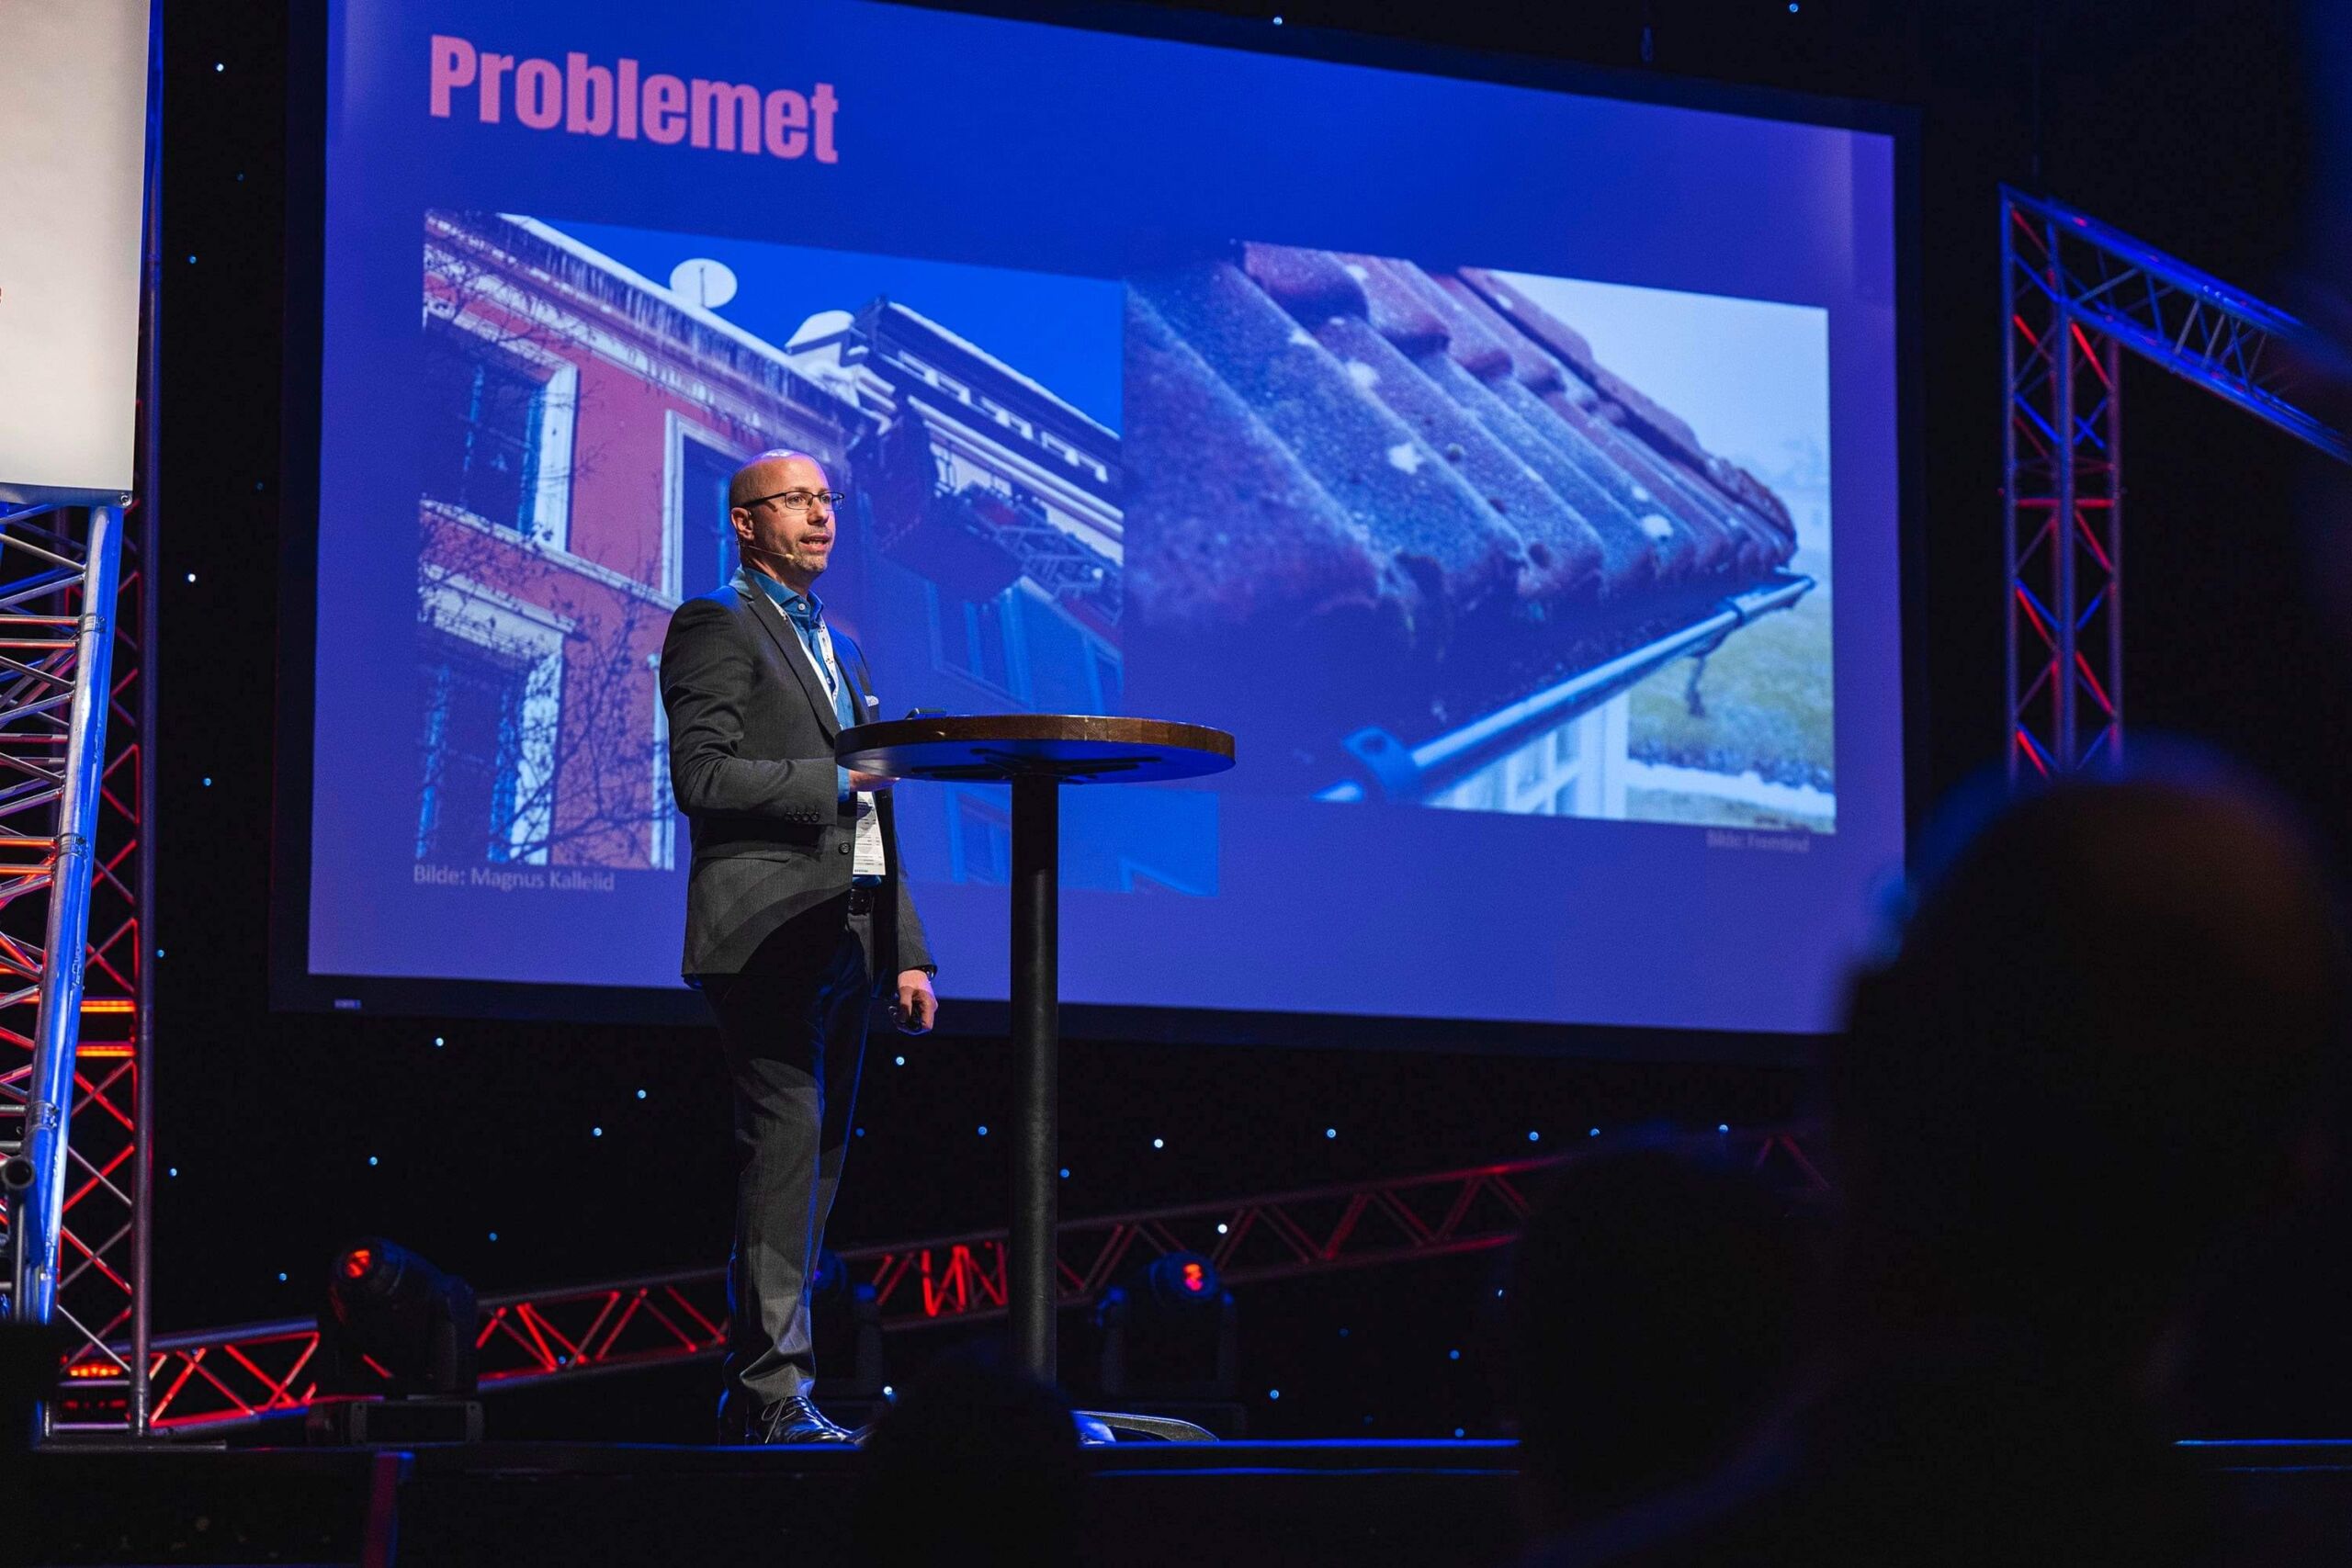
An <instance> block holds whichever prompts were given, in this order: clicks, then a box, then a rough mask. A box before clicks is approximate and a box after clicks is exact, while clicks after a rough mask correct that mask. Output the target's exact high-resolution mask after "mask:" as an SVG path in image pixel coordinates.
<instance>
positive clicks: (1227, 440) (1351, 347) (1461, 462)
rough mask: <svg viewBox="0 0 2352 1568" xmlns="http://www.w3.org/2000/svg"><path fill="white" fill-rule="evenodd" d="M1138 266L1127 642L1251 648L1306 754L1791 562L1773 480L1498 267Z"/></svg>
mask: <svg viewBox="0 0 2352 1568" xmlns="http://www.w3.org/2000/svg"><path fill="white" fill-rule="evenodd" d="M1128 283H1129V293H1128V302H1127V312H1128V315H1127V350H1126V368H1125V405H1126V427H1127V428H1126V450H1125V457H1126V471H1127V474H1128V476H1129V483H1128V494H1127V497H1126V506H1127V513H1126V515H1127V525H1128V529H1129V536H1128V569H1129V575H1128V582H1127V599H1128V610H1129V615H1130V617H1131V625H1132V626H1134V627H1135V628H1136V629H1135V630H1134V631H1133V633H1132V634H1131V635H1133V636H1134V637H1138V638H1144V639H1148V640H1149V642H1150V643H1151V645H1152V647H1153V649H1154V650H1155V654H1154V657H1153V658H1152V659H1151V660H1150V661H1151V662H1152V663H1153V664H1155V665H1158V666H1159V667H1160V668H1163V669H1184V668H1187V667H1188V666H1187V661H1185V660H1183V659H1182V658H1181V657H1177V656H1178V655H1180V654H1181V651H1182V649H1186V648H1191V649H1196V650H1198V651H1199V652H1200V653H1204V654H1205V653H1210V652H1212V651H1215V652H1227V651H1230V650H1235V649H1248V650H1249V651H1250V659H1249V665H1250V669H1251V670H1252V671H1274V672H1277V673H1273V674H1270V675H1268V676H1266V677H1265V679H1264V681H1263V684H1264V688H1265V689H1264V690H1263V691H1261V692H1253V694H1251V697H1250V702H1249V704H1248V705H1249V706H1250V709H1251V712H1252V714H1253V716H1255V717H1256V718H1257V719H1258V720H1259V721H1260V722H1261V723H1280V724H1281V725H1283V728H1284V732H1285V733H1288V734H1295V735H1296V736H1297V737H1298V738H1299V739H1298V746H1297V748H1296V750H1298V752H1299V753H1300V758H1301V761H1302V765H1305V766H1308V767H1310V768H1312V767H1320V766H1322V765H1324V764H1323V760H1322V759H1323V758H1324V757H1325V755H1326V753H1327V752H1328V749H1329V744H1330V743H1331V742H1332V741H1333V740H1334V739H1336V737H1337V735H1338V734H1339V733H1340V732H1342V731H1345V730H1349V729H1352V728H1357V727H1359V726H1363V725H1379V726H1381V727H1384V728H1388V729H1391V730H1393V731H1394V732H1395V733H1397V735H1398V736H1400V737H1402V738H1404V739H1405V740H1406V741H1407V742H1408V743H1411V742H1413V741H1416V740H1418V739H1421V738H1423V737H1426V736H1429V735H1430V734H1432V733H1434V732H1438V731H1442V730H1444V729H1446V728H1449V727H1451V726H1453V725H1458V724H1461V723H1463V722H1465V721H1467V720H1469V719H1471V718H1473V717H1475V716H1477V715H1478V714H1481V713H1484V712H1487V711H1488V710H1490V709H1493V708H1495V707H1496V706H1497V705H1501V704H1505V703H1509V702H1511V701H1513V700H1516V699H1517V698H1519V697H1521V696H1522V695H1524V694H1527V693H1529V692H1532V691H1534V690H1536V689H1538V688H1541V687H1544V686H1545V685H1546V684H1548V683H1550V682H1556V681H1559V680H1561V679H1562V678H1564V677H1566V676H1568V675H1570V674H1573V673H1574V672H1576V671H1579V670H1583V669H1587V668H1589V667H1591V666H1594V665H1598V664H1600V663H1601V662H1603V661H1605V660H1611V659H1614V658H1617V657H1619V656H1620V655H1623V654H1624V653H1626V652H1627V651H1628V650H1632V649H1638V648H1641V647H1643V646H1645V645H1646V644H1650V643H1653V642H1655V641H1656V640H1657V638H1659V637H1664V636H1666V635H1668V634H1669V633H1671V632H1673V631H1674V630H1675V629H1677V628H1678V627H1680V626H1689V625H1691V624H1692V623H1694V622H1696V621H1698V620H1701V619H1703V618H1704V617H1706V616H1708V615H1713V614H1714V613H1716V612H1717V610H1718V609H1719V607H1720V606H1721V605H1722V604H1724V602H1725V600H1726V599H1727V597H1728V596H1731V595H1734V594H1737V593H1740V592H1744V591H1746V590H1748V589H1751V588H1754V587H1756V586H1757V585H1758V584H1764V583H1768V582H1771V581H1775V580H1777V579H1784V578H1785V576H1786V574H1787V569H1788V568H1789V565H1790V562H1791V559H1792V557H1793V556H1794V554H1795V552H1796V530H1795V527H1794V525H1793V524H1792V520H1791V516H1790V512H1789V508H1788V507H1787V506H1786V505H1784V504H1783V503H1782V502H1781V498H1780V497H1778V496H1777V495H1775V494H1774V493H1773V491H1771V490H1770V488H1768V487H1767V486H1766V485H1765V484H1763V483H1762V482H1760V481H1759V480H1758V479H1756V478H1755V477H1754V476H1752V475H1751V474H1750V473H1748V472H1747V471H1746V470H1745V469H1743V468H1740V467H1738V466H1737V465H1736V464H1734V463H1731V462H1729V461H1727V460H1725V459H1724V458H1723V457H1720V456H1717V455H1715V454H1712V453H1710V452H1708V451H1707V450H1705V449H1704V448H1703V447H1702V446H1701V445H1700V442H1699V438H1698V437H1697V435H1696V434H1694V433H1693V432H1692V430H1691V426H1690V425H1689V424H1688V423H1685V422H1684V421H1683V420H1682V419H1681V418H1679V417H1678V416H1677V415H1676V414H1675V412H1673V411H1672V410H1670V409H1668V408H1665V407H1662V406H1661V405H1660V404H1659V403H1657V401H1655V400H1653V399H1651V398H1650V397H1648V396H1646V395H1645V394H1644V392H1643V391H1642V389H1639V388H1637V387H1634V386H1633V385H1630V384H1628V383H1627V382H1626V381H1625V380H1623V378H1620V377H1619V376H1617V375H1615V374H1612V373H1611V370H1610V368H1609V367H1607V366H1606V365H1603V364H1601V363H1600V362H1599V361H1598V360H1597V359H1596V358H1595V357H1594V355H1593V353H1592V350H1591V349H1590V347H1589V344H1588V343H1587V341H1586V339H1585V338H1584V337H1582V336H1581V335H1579V334H1578V333H1577V331H1576V330H1575V329H1574V327H1573V326H1572V325H1570V324H1569V323H1568V322H1566V321H1561V320H1558V319H1556V318H1555V316H1554V315H1553V314H1551V313H1549V312H1547V311H1546V310H1544V308H1542V307H1541V306H1540V305H1538V304H1537V303H1536V302H1535V301H1534V300H1533V299H1531V298H1530V297H1529V296H1528V295H1527V294H1526V293H1525V292H1523V291H1522V290H1521V289H1520V288H1517V287H1516V286H1515V285H1514V284H1512V283H1511V282H1510V281H1509V280H1508V279H1506V278H1505V277H1503V276H1500V275H1498V274H1497V273H1494V272H1490V271H1487V270H1484V269H1481V268H1476V267H1464V268H1460V269H1458V270H1452V271H1432V270H1430V269H1426V268H1424V267H1422V266H1419V265H1415V264H1414V263H1411V262H1408V261H1399V260H1394V259H1388V258H1383V257H1376V256H1367V255H1354V254H1345V253H1340V252H1333V251H1324V250H1306V249H1295V248H1287V247H1281V246H1273V245H1264V244H1254V243H1252V244H1243V245H1239V246H1237V247H1235V248H1234V249H1233V250H1232V251H1231V252H1230V253H1229V254H1225V255H1220V256H1216V257H1214V258H1209V259H1204V260H1202V261H1200V262H1197V263H1194V264H1192V265H1185V266H1182V267H1180V268H1177V269H1173V270H1170V271H1166V272H1160V273H1155V274H1151V275H1148V276H1136V277H1131V278H1130V279H1129V280H1128ZM1143 662H1144V661H1143V660H1141V659H1138V660H1137V663H1138V666H1140V665H1141V664H1142V663H1143ZM1211 662H1212V663H1214V660H1212V661H1211ZM1201 667H1202V660H1200V659H1198V658H1195V659H1193V660H1191V661H1190V664H1189V668H1190V669H1192V670H1193V671H1201ZM1227 668H1228V669H1229V666H1228V667H1227ZM1368 673H1374V674H1376V679H1373V680H1367V678H1366V677H1367V674H1368ZM1210 678H1211V677H1210V676H1208V675H1207V674H1206V673H1202V674H1201V679H1203V680H1204V681H1205V680H1208V679H1210ZM1169 695H1170V697H1171V698H1175V699H1179V700H1181V695H1182V694H1181V692H1179V691H1178V690H1177V689H1176V688H1175V687H1174V686H1173V685H1171V686H1170V688H1169ZM1367 701H1370V702H1372V703H1373V704H1374V705H1375V706H1376V709H1377V711H1367V709H1366V703H1367ZM1309 756H1312V757H1314V758H1315V759H1317V760H1316V761H1306V758H1308V757H1309Z"/></svg>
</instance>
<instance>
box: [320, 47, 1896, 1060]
mask: <svg viewBox="0 0 2352 1568" xmlns="http://www.w3.org/2000/svg"><path fill="white" fill-rule="evenodd" d="M327 61H328V71H329V81H328V84H327V93H326V105H325V126H326V164H325V210H324V214H323V222H324V236H323V238H324V244H323V256H324V276H323V278H322V314H321V333H322V344H321V348H322V363H321V366H320V440H319V476H318V477H319V493H320V497H321V501H320V514H319V519H318V553H317V570H316V579H315V581H316V593H317V603H316V612H317V627H318V633H317V639H316V646H315V649H312V650H310V651H311V655H312V660H311V673H312V675H313V678H314V686H313V689H312V694H311V695H312V702H313V712H312V719H313V723H314V731H313V746H312V750H311V758H310V763H311V776H310V789H309V795H308V802H307V804H308V807H309V837H308V850H309V886H308V890H307V891H308V906H307V911H306V923H305V930H304V935H305V937H306V939H307V940H306V942H305V943H304V944H302V945H303V946H304V948H305V949H306V951H305V953H304V957H303V962H304V963H305V964H306V965H307V973H306V976H305V979H306V980H308V979H311V978H313V977H316V978H317V979H318V982H319V985H320V986H323V987H325V988H326V989H328V990H332V991H333V993H334V996H335V997H336V998H343V997H345V996H348V997H351V998H364V997H365V995H366V994H367V993H366V987H367V985H368V983H369V982H370V981H382V980H390V979H398V980H401V981H406V982H412V983H413V982H419V981H424V982H435V981H442V982H483V981H490V982H503V983H507V984H519V985H527V986H546V987H676V986H678V985H679V976H678V972H677V971H678V963H679V954H680V950H681V942H682V931H683V911H684V884H685V874H686V870H687V863H688V859H689V856H690V853H691V851H690V848H689V837H688V833H687V830H686V824H685V823H684V822H683V821H682V820H681V819H680V815H679V812H678V809H677V807H676V805H675V803H674V801H673V798H672V795H671V788H670V779H669V757H668V737H667V734H666V728H665V720H664V716H663V713H662V704H661V701H660V697H659V662H660V660H659V655H660V650H661V647H662V636H663V633H664V631H665V629H666V627H667V625H668V622H669V619H670V616H671V614H672V612H673V610H674V609H675V608H676V606H677V605H678V604H679V603H680V602H681V601H683V600H685V599H689V598H692V597H694V596H695V595H697V594H702V593H707V592H711V591H713V590H715V589H717V588H719V587H720V586H721V585H722V584H724V583H725V582H726V581H727V580H728V578H729V576H730V575H731V574H732V573H733V572H734V571H735V570H736V567H737V564H738V563H737V560H736V557H735V551H734V538H733V534H732V530H731V528H730V525H729V520H728V508H727V493H728V483H729V476H730V475H731V474H732V473H733V471H734V470H735V469H736V468H739V467H740V466H741V464H743V463H744V462H745V461H747V460H748V459H749V458H750V457H752V455H754V454H757V453H760V452H763V451H768V450H772V449H775V448H791V449H796V450H799V451H803V452H807V453H809V454H812V455H814V456H815V457H818V459H819V460H820V462H821V463H822V464H823V465H824V467H825V468H826V471H827V473H828V474H829V475H830V476H831V482H832V484H833V486H834V487H835V488H836V489H838V490H840V491H842V492H843V494H844V496H845V498H846V499H845V500H844V501H843V502H842V507H841V516H842V522H841V529H840V533H841V537H840V541H839V543H838V544H837V546H836V547H835V549H834V551H833V565H832V567H831V570H830V571H829V572H828V573H827V574H826V575H825V577H824V578H823V580H822V581H821V582H820V584H819V586H818V592H819V594H820V597H821V598H822V600H823V602H824V605H825V614H826V615H827V617H828V619H829V620H830V621H831V622H832V624H833V625H835V626H838V627H840V628H842V629H843V630H846V631H848V632H849V633H851V634H852V635H853V636H854V637H856V639H857V640H858V642H859V644H860V646H861V647H862V648H863V649H865V653H866V654H867V656H868V659H869V660H870V663H871V666H872V671H873V675H874V680H875V686H876V691H877V692H878V693H879V694H880V695H881V698H882V702H883V705H884V706H883V711H884V714H885V716H893V717H895V716H899V715H900V714H903V713H904V712H906V711H907V710H909V709H910V708H916V707H921V708H925V709H941V710H945V711H947V712H951V713H998V712H1009V711H1036V712H1053V713H1101V714H1132V715H1136V716H1148V717H1155V718H1170V719H1181V720H1186V721H1190V722H1193V723H1199V724H1207V725H1214V726H1216V727H1218V728H1224V729H1227V730H1230V731H1231V732H1232V733H1233V735H1234V737H1235V742H1236V752H1237V755H1238V766H1237V767H1236V768H1235V769H1234V770H1233V771H1232V772H1231V773H1227V774H1224V775H1221V776H1218V777H1216V778H1213V779H1209V780H1205V781H1200V782H1198V783H1197V784H1182V785H1164V786H1134V787H1125V788H1109V787H1074V788H1070V789H1067V790H1065V791H1064V792H1063V807H1062V817H1063V824H1062V838H1063V855H1064V879H1063V896H1062V911H1063V913H1062V930H1063V931H1064V946H1063V952H1062V971H1061V985H1062V995H1063V997H1064V999H1065V1000H1067V1001H1069V1002H1073V1003H1091V1004H1103V1005H1108V1006H1116V1007H1140V1008H1177V1009H1190V1010H1238V1011H1247V1012H1253V1013H1255V1012H1278V1013H1279V1012H1297V1013H1321V1014H1332V1013H1338V1014H1353V1015H1369V1016H1386V1017H1407V1018H1436V1019H1460V1020H1465V1021H1514V1022H1532V1023H1555V1024H1601V1025H1647V1026H1657V1027H1666V1028H1675V1029H1706V1030H1725V1031H1753V1032H1801V1031H1811V1030H1817V1029H1821V1028H1825V1027H1827V1026H1828V1025H1829V1024H1830V1023H1831V1021H1832V1020H1833V1018H1834V1015H1835V1011H1836V1008H1837V1005H1838V998H1839V996H1840V993H1841V990H1842V987H1843V984H1844V977H1845V975H1846V973H1847V970H1848V967H1849V964H1850V963H1851V962H1852V959H1853V955H1854V953H1855V952H1856V951H1857V948H1858V945H1859V943H1860V941H1861V940H1862V938H1863V936H1864V934H1865V932H1866V931H1867V930H1868V926H1869V920H1870V916H1871V908H1872V894H1873V891H1874V889H1876V888H1878V887H1879V886H1882V885H1883V883H1884V881H1885V879H1886V878H1888V877H1889V876H1890V875H1891V874H1894V873H1895V872H1896V871H1897V870H1898V869H1899V866H1900V860H1901V853H1902V845H1903V839H1902V834H1903V822H1904V813H1903V768H1902V763H1903V751H1902V711H1901V701H1900V698H1901V679H1900V669H1901V659H1900V644H1901V638H1900V626H1899V620H1898V600H1899V594H1898V584H1897V543H1898V490H1899V486H1898V453H1897V439H1896V432H1897V424H1898V419H1897V408H1896V402H1897V399H1896V386H1897V367H1896V305H1895V301H1896V270H1897V268H1896V251H1895V247H1896V235H1895V208H1896V201H1897V186H1898V158H1897V149H1896V144H1895V141H1894V136H1893V134H1892V133H1891V132H1889V131H1886V130H1856V129H1851V128H1848V127H1841V126H1834V125H1822V124H1813V123H1804V122H1800V121H1796V120H1789V119H1778V118H1756V117H1753V116H1746V115H1737V114H1730V113H1724V112H1718V111H1715V110H1711V109H1704V108H1697V107H1679V106H1669V105H1661V104H1656V103H1645V102H1634V101H1629V100H1624V99H1616V98H1610V97H1606V96H1590V95H1585V94H1577V93H1567V92H1561V91H1554V90H1545V89H1540V88H1537V87H1532V86H1524V85H1503V84H1499V83H1496V82H1492V81H1486V80H1476V79H1466V78H1464V77H1461V76H1456V75H1444V74H1437V73H1419V72H1408V71H1400V70H1394V69H1385V68H1383V69H1375V68H1371V67H1367V66H1363V65H1355V64H1343V63H1336V62H1329V61H1324V60H1317V59H1307V58H1300V57H1297V56H1293V55H1285V54H1276V53H1258V52H1253V51H1243V50H1238V49H1231V48H1214V47H1208V46H1205V45H1202V44H1196V43H1189V42H1176V41H1170V40H1166V39H1145V38H1136V37H1131V36H1125V35H1121V34H1111V33H1101V32H1091V31H1083V30H1078V29H1074V28H1057V27H1048V26H1044V25H1040V24H1034V23H1020V22H1011V21H1004V20H999V19H993V18H988V17H974V16H967V15H957V14H950V13H943V12H934V11H924V10H916V9H906V8H899V7H895V6H887V5H879V4H873V3H868V0H795V3H792V4H779V5H774V6H758V7H744V6H740V5H732V4H722V3H719V0H673V4H670V5H667V6H660V7H644V6H623V5H619V4H605V3H595V0H591V3H584V4H583V3H581V0H570V3H565V4H558V3H556V0H507V3H502V4H497V5H458V4H455V3H454V0H339V3H337V4H335V5H334V6H332V7H331V8H330V13H329V36H328V39H327ZM896 798H897V802H898V807H897V820H898V824H899V839H900V849H901V858H902V861H903V863H904V867H905V871H906V874H907V875H908V876H909V878H910V882H911V884H912V886H913V891H914V895H915V897H916V899H917V902H918V904H919V906H920V908H921V909H922V914H923V917H924V919H925V921H926V923H927V925H928V926H929V929H930V933H931V939H932V944H933V949H934V951H935V953H936V956H937V959H938V962H939V966H940V974H939V987H940V990H941V991H942V993H943V995H944V996H945V997H946V998H949V1001H950V1008H951V1010H952V1007H953V1003H954V999H955V998H1000V999H1001V998H1003V997H1004V996H1005V994H1006V987H1007V960H1008V935H1007V925H1008V915H1007V894H1006V888H1005V884H1006V882H1007V879H1008V874H1009V870H1010V809H1009V801H1008V798H1007V795H1006V792H1005V790H1004V789H1003V787H1002V786H1000V785H983V784H924V783H909V784H902V785H901V786H900V787H899V790H898V791H897V796H896ZM298 801H299V797H298ZM313 989H314V990H316V989H317V987H313ZM411 994H413V992H412V993H411ZM596 995H597V993H596V992H594V991H570V992H563V993H556V992H550V993H549V997H550V998H558V997H560V998H561V999H560V1001H559V1000H554V999H551V1000H550V1002H549V1005H550V1006H551V1007H557V1008H562V1007H570V1008H573V1009H578V1010H587V1011H593V1010H594V1007H595V1000H594V998H595V996H596ZM583 998H584V999H583Z"/></svg>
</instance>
